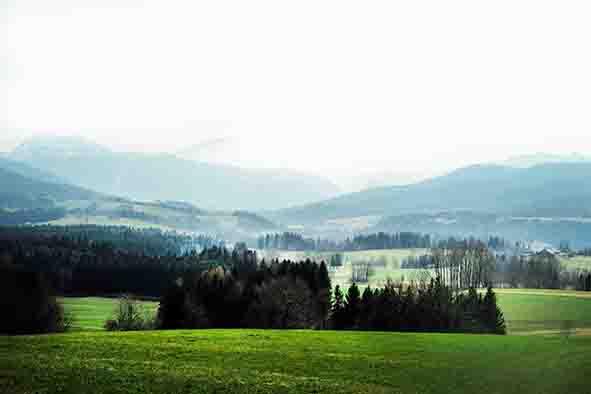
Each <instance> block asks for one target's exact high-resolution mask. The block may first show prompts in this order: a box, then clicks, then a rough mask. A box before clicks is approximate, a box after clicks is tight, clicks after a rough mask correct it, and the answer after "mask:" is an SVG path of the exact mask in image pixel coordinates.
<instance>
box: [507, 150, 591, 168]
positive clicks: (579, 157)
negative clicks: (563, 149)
mask: <svg viewBox="0 0 591 394" xmlns="http://www.w3.org/2000/svg"><path fill="white" fill-rule="evenodd" d="M584 162H591V156H588V155H584V154H581V153H571V154H569V155H557V154H550V153H536V154H533V155H522V156H515V157H511V158H509V159H507V160H505V161H502V162H499V163H498V165H502V166H506V167H516V168H529V167H535V166H538V165H541V164H550V163H584Z"/></svg>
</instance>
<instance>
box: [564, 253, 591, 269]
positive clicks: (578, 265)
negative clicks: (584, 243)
mask: <svg viewBox="0 0 591 394" xmlns="http://www.w3.org/2000/svg"><path fill="white" fill-rule="evenodd" d="M561 261H562V264H563V266H564V267H566V268H567V269H568V270H573V271H574V270H583V271H591V257H589V256H575V257H571V258H568V257H563V258H561Z"/></svg>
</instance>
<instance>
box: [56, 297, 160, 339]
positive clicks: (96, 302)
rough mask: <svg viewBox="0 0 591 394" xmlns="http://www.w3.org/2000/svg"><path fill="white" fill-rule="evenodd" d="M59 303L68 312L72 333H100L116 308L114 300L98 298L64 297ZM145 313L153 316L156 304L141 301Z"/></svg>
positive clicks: (115, 300)
mask: <svg viewBox="0 0 591 394" xmlns="http://www.w3.org/2000/svg"><path fill="white" fill-rule="evenodd" d="M60 302H61V303H62V305H63V306H64V310H65V311H66V312H70V314H71V315H72V317H73V319H74V322H73V324H72V329H73V330H74V331H100V330H103V329H104V328H103V327H104V325H105V321H106V320H107V319H110V318H111V317H112V316H113V313H114V312H115V309H116V308H117V299H116V298H100V297H66V298H61V299H60ZM141 304H142V305H143V307H144V309H145V311H146V313H149V314H152V315H153V314H154V313H156V309H157V308H158V303H157V302H148V301H141Z"/></svg>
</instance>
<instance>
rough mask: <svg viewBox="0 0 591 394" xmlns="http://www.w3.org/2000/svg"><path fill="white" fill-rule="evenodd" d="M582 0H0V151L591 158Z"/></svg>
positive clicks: (311, 159)
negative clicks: (59, 139) (65, 148)
mask: <svg viewBox="0 0 591 394" xmlns="http://www.w3.org/2000/svg"><path fill="white" fill-rule="evenodd" d="M589 20H591V4H590V3H589V2H588V1H568V0H566V1H565V0H561V1H543V0H542V1H540V0H538V1H520V0H511V1H494V2H480V1H473V0H472V1H384V2H381V1H363V2H361V1H321V0H315V1H297V2H282V1H223V0H220V1H207V2H201V1H141V0H117V1H115V0H96V1H95V0H52V1H46V0H0V27H1V30H0V148H1V147H3V146H4V147H5V149H8V148H7V147H9V146H12V145H14V144H17V143H19V142H21V141H22V140H24V139H25V138H29V137H31V136H40V135H41V136H43V135H77V136H84V137H86V138H88V139H90V140H93V141H95V142H98V143H101V144H105V145H108V146H110V147H112V148H114V149H118V150H136V151H147V152H178V151H186V150H187V149H188V148H189V147H191V146H194V145H196V144H200V143H203V142H205V141H210V140H215V139H220V138H223V139H224V141H231V144H230V145H231V147H230V148H228V149H226V150H225V151H223V152H225V154H226V155H227V156H232V157H224V158H220V160H225V161H231V162H233V163H235V164H237V165H243V166H249V167H264V168H291V169H295V170H300V171H304V172H310V173H315V174H320V175H322V174H324V175H332V176H340V177H347V176H350V175H351V176H352V174H359V173H385V172H394V173H400V174H407V175H408V176H409V177H413V176H422V175H425V174H433V173H439V172H441V171H443V170H446V169H450V168H456V167H460V166H463V165H467V164H473V163H479V162H489V161H498V160H502V159H504V158H507V157H510V156H515V155H523V154H532V153H536V152H547V153H561V154H565V153H571V152H579V153H584V154H588V153H591V110H590V109H591V71H590V70H591V51H590V50H589V48H590V47H591V23H589Z"/></svg>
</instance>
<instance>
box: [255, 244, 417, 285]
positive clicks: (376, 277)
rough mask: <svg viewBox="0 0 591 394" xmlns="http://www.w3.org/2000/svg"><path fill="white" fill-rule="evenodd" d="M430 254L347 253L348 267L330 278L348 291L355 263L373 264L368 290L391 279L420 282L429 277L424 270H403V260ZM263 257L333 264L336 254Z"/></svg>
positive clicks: (393, 251) (401, 251)
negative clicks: (331, 261) (332, 260)
mask: <svg viewBox="0 0 591 394" xmlns="http://www.w3.org/2000/svg"><path fill="white" fill-rule="evenodd" d="M426 253H428V251H427V249H383V250H361V251H355V252H344V253H343V262H344V265H343V266H342V267H340V268H338V269H336V270H334V271H332V270H331V271H330V277H331V281H332V284H333V286H336V285H339V286H341V287H342V288H348V287H349V285H350V284H351V273H352V264H354V263H361V262H363V263H373V264H372V268H371V271H370V276H369V282H368V283H367V284H364V285H361V286H360V287H361V288H365V287H366V286H367V285H368V284H369V285H370V286H372V287H381V286H383V285H384V283H385V282H386V281H387V280H388V279H391V280H393V281H395V282H398V281H402V280H404V281H411V280H415V281H416V280H419V279H421V278H422V277H423V275H424V274H425V271H424V270H415V269H400V264H401V263H402V261H403V260H404V259H406V258H408V257H410V256H413V257H419V256H422V255H424V254H426ZM259 254H260V256H261V257H264V258H266V259H274V258H279V259H291V260H304V259H307V258H309V259H311V260H316V261H321V260H324V261H325V262H328V261H330V257H331V256H332V255H334V254H335V252H291V251H288V252H285V251H282V252H275V251H271V252H269V251H261V252H259Z"/></svg>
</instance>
